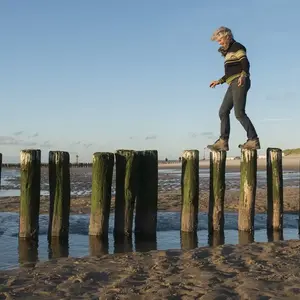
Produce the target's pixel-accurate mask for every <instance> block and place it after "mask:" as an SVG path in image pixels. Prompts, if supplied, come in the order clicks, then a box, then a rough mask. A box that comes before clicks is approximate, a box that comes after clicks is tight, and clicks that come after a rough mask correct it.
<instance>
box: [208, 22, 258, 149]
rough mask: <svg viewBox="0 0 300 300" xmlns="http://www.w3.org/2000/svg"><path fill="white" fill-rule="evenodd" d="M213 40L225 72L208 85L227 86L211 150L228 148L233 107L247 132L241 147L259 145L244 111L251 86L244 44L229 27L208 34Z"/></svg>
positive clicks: (253, 147) (250, 147)
mask: <svg viewBox="0 0 300 300" xmlns="http://www.w3.org/2000/svg"><path fill="white" fill-rule="evenodd" d="M211 40H212V41H217V42H218V43H219V44H220V46H221V47H220V48H219V50H218V51H219V52H220V53H221V54H222V56H224V58H225V75H224V76H223V77H222V78H221V79H219V80H215V81H213V82H211V84H210V87H211V88H214V87H215V86H217V85H219V84H223V83H225V82H226V83H227V84H228V85H229V86H228V89H227V91H226V94H225V96H224V99H223V103H222V105H221V107H220V110H219V117H220V120H221V129H220V131H221V132H220V137H219V139H218V140H217V141H216V142H215V143H214V144H213V145H208V146H207V147H208V148H209V149H211V150H215V151H218V150H219V151H220V150H225V151H228V150H229V147H228V140H229V135H230V118H229V114H230V111H231V109H232V108H234V113H235V117H236V118H237V120H238V121H239V122H240V123H241V125H242V126H243V127H244V129H245V130H246V132H247V138H248V139H247V141H246V142H245V143H244V144H242V145H239V147H240V148H243V149H260V142H259V138H258V136H257V133H256V130H255V128H254V126H253V124H252V122H251V121H250V119H249V117H248V116H247V115H246V113H245V107H246V98H247V92H248V90H249V89H250V86H251V81H250V73H249V69H250V63H249V61H248V58H247V55H246V48H245V47H244V46H243V45H242V44H240V43H238V42H237V41H235V40H234V37H233V34H232V32H231V30H230V29H229V28H226V27H223V26H222V27H220V28H218V29H217V30H216V31H215V32H214V33H213V35H212V37H211Z"/></svg>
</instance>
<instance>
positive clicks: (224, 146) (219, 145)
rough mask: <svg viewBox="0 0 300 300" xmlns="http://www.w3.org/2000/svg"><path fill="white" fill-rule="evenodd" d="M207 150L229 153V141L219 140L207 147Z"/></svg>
mask: <svg viewBox="0 0 300 300" xmlns="http://www.w3.org/2000/svg"><path fill="white" fill-rule="evenodd" d="M207 148H208V149H210V150H212V151H228V150H229V147H228V140H225V139H222V138H219V139H217V140H216V141H215V143H214V144H212V145H207Z"/></svg>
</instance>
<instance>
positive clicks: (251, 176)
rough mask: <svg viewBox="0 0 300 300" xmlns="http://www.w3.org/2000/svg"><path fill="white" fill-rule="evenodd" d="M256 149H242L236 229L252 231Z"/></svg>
mask: <svg viewBox="0 0 300 300" xmlns="http://www.w3.org/2000/svg"><path fill="white" fill-rule="evenodd" d="M256 172H257V150H252V149H251V150H250V149H242V150H241V165H240V173H241V180H240V199H239V216H238V229H239V230H241V231H248V232H253V231H254V214H255V197H256V180H257V173H256Z"/></svg>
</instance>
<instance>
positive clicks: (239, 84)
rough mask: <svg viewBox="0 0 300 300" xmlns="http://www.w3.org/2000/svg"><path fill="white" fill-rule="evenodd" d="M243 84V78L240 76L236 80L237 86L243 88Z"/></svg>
mask: <svg viewBox="0 0 300 300" xmlns="http://www.w3.org/2000/svg"><path fill="white" fill-rule="evenodd" d="M244 84H245V77H244V76H240V77H239V79H238V86H243V85H244Z"/></svg>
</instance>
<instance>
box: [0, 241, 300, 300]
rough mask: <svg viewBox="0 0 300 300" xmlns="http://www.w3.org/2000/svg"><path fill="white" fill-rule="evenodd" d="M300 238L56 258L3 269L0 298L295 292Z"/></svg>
mask: <svg viewBox="0 0 300 300" xmlns="http://www.w3.org/2000/svg"><path fill="white" fill-rule="evenodd" d="M299 253H300V241H292V240H290V241H281V242H272V243H252V244H247V245H236V246H233V245H222V246H218V247H203V248H197V249H193V250H167V251H150V252H146V253H140V252H136V253H129V254H125V253H122V254H114V255H102V256H99V257H84V258H60V259H58V260H56V259H53V260H52V261H49V262H45V263H38V264H37V265H35V267H34V268H20V269H16V270H12V271H6V272H3V271H0V297H1V295H2V298H1V299H21V298H22V299H149V300H150V299H151V300H155V299H157V300H159V299H174V300H175V299H185V300H186V299H203V300H213V299H215V300H217V299H245V300H246V299H249V300H252V299H253V300H254V299H274V300H275V299H299V297H300V288H299V287H300V267H299V258H300V254H299Z"/></svg>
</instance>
